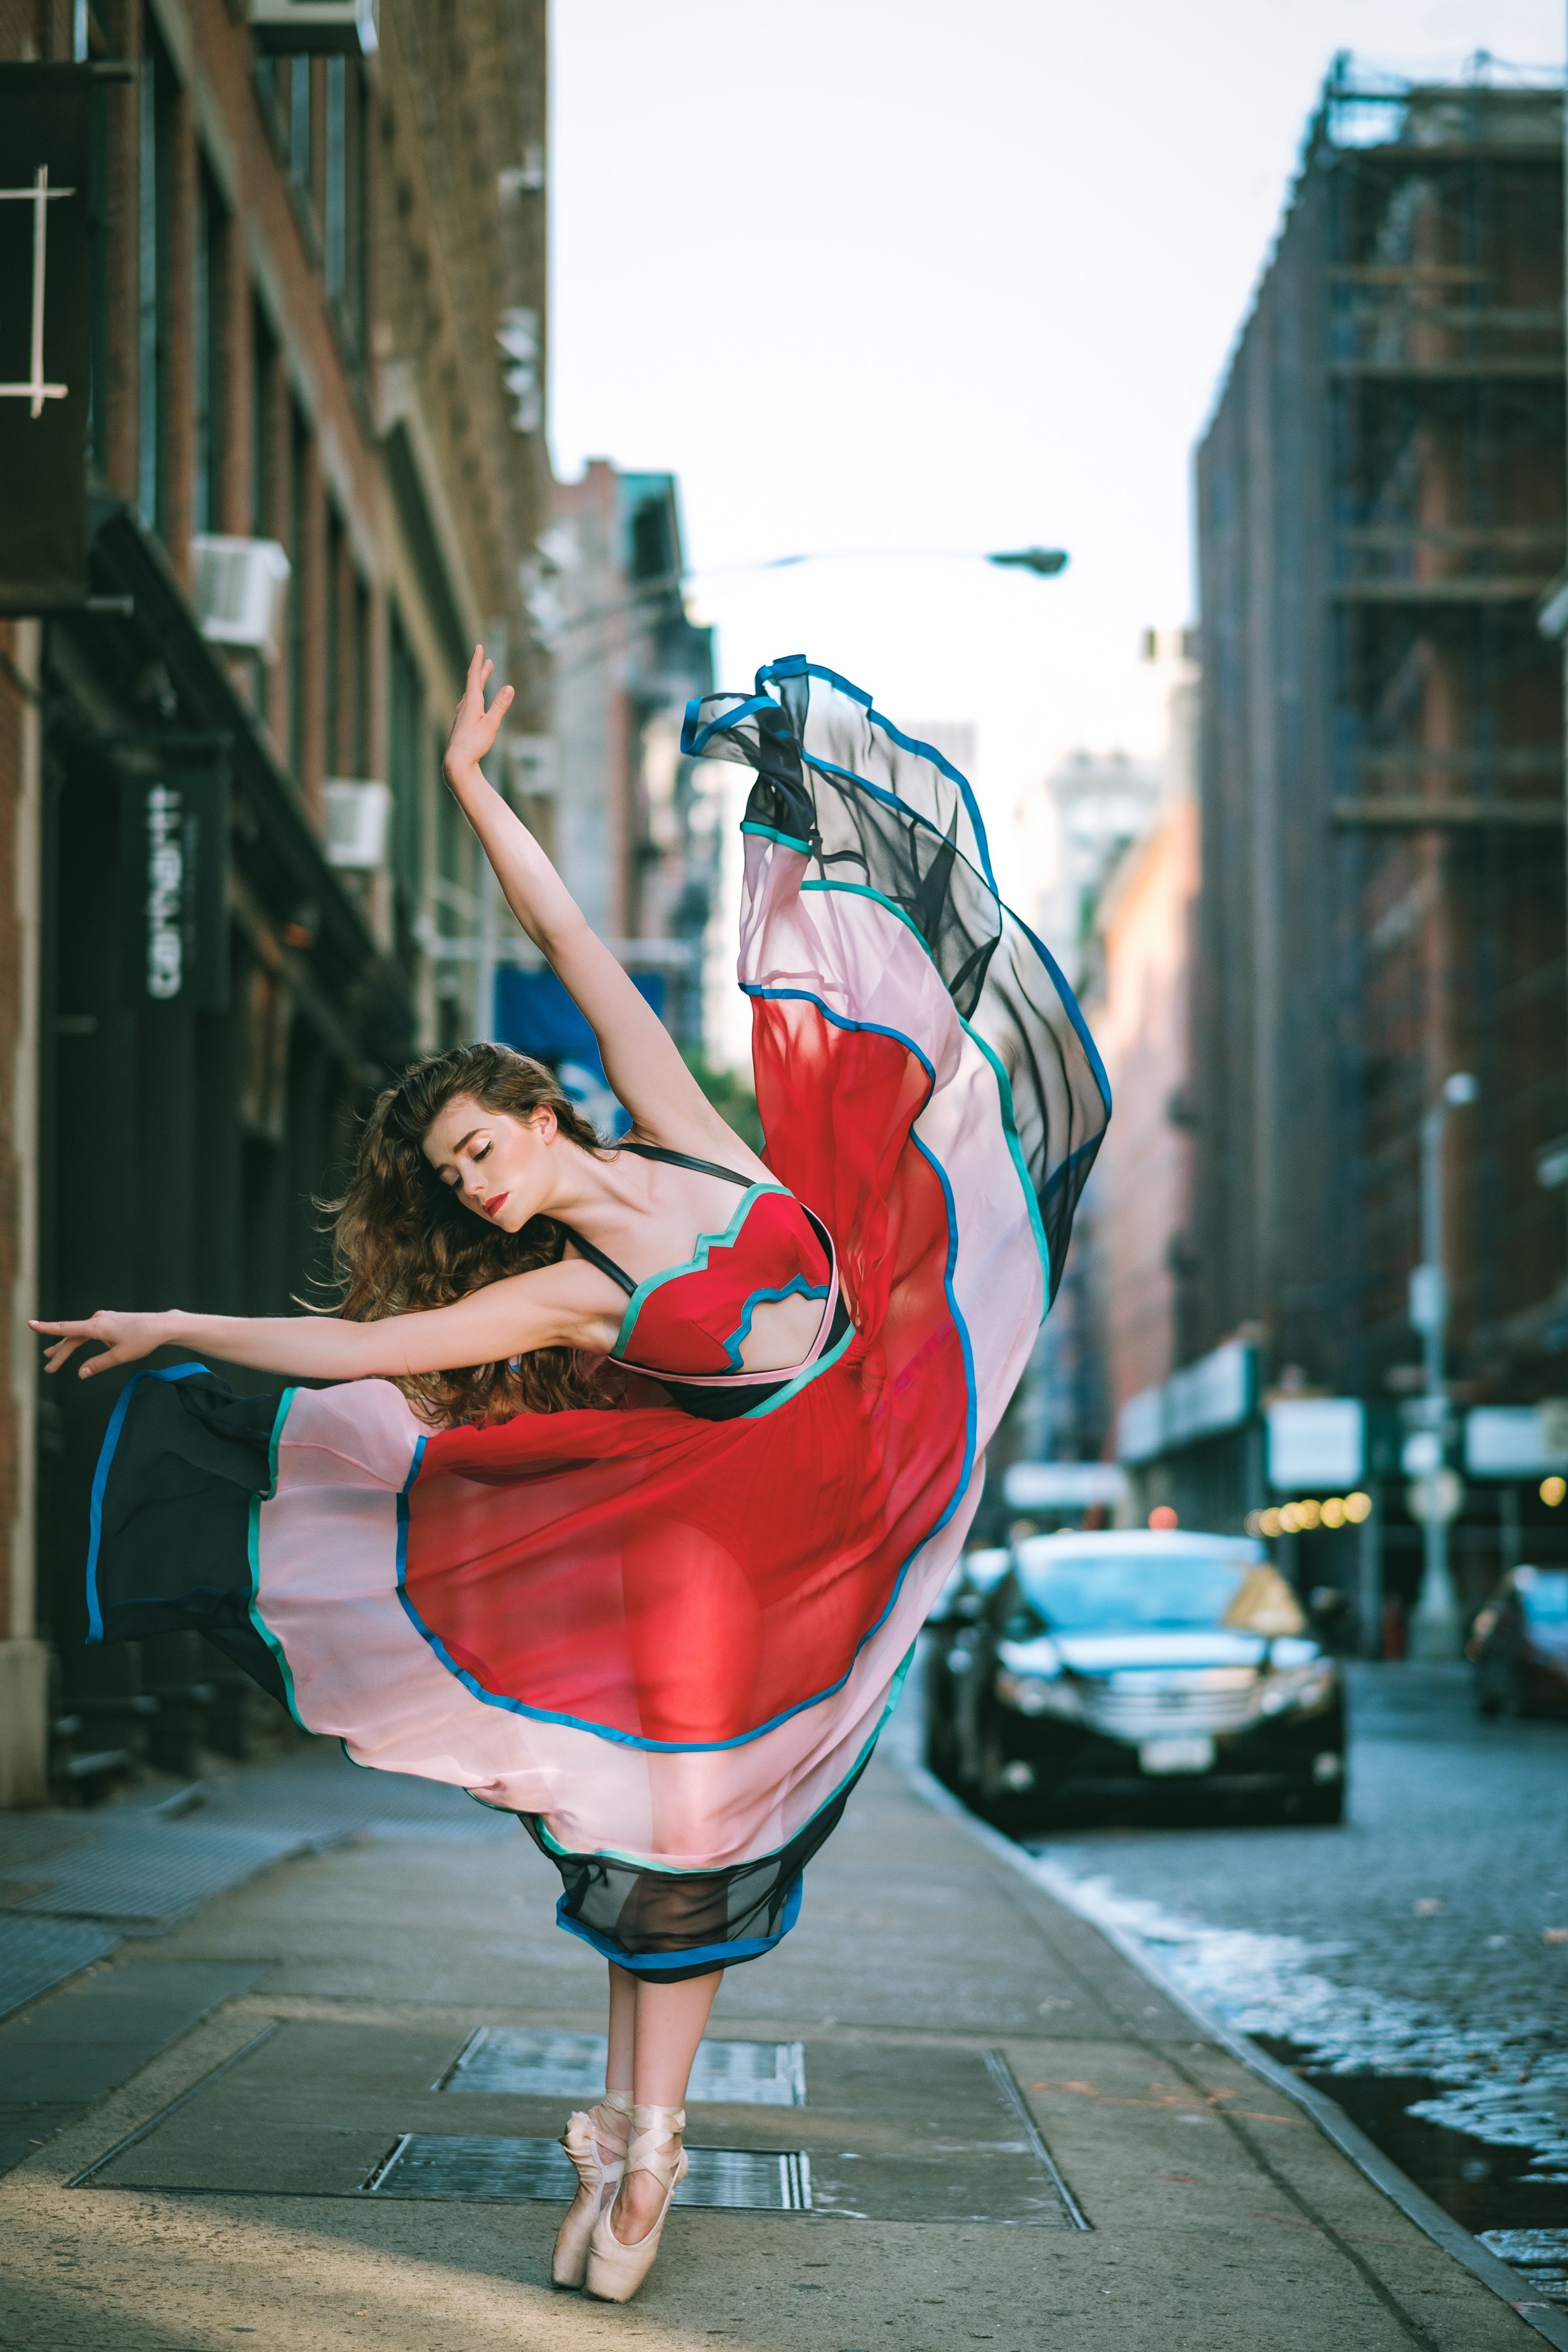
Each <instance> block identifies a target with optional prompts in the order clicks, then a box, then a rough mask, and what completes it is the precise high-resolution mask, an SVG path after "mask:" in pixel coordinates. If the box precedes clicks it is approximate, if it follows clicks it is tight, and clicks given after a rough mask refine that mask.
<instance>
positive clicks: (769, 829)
mask: <svg viewBox="0 0 1568 2352" xmlns="http://www.w3.org/2000/svg"><path fill="white" fill-rule="evenodd" d="M741 831H742V833H754V834H755V835H756V836H757V839H758V840H759V841H776V842H777V843H778V845H779V847H780V848H781V849H798V850H799V852H800V854H801V856H803V857H809V856H811V844H810V842H809V841H802V840H801V838H800V836H799V835H798V834H794V833H780V832H778V831H777V830H776V828H775V827H774V826H773V825H771V824H750V823H746V822H742V826H741Z"/></svg>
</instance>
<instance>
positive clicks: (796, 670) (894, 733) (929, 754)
mask: <svg viewBox="0 0 1568 2352" xmlns="http://www.w3.org/2000/svg"><path fill="white" fill-rule="evenodd" d="M775 677H819V678H822V679H823V680H824V681H825V682H826V684H827V685H828V686H832V687H836V688H837V690H838V692H839V693H840V694H847V696H848V698H849V699H850V701H851V702H858V704H859V706H860V708H861V709H862V710H863V711H864V712H865V713H866V717H867V719H868V720H869V722H870V724H871V725H872V726H873V727H879V728H880V729H881V730H882V732H883V733H884V735H888V736H890V737H891V738H892V740H893V741H894V742H895V743H897V744H898V745H899V746H900V749H902V750H903V751H913V752H914V753H915V754H916V756H917V757H918V758H920V759H921V760H929V761H930V762H931V766H932V767H933V768H936V769H939V770H940V771H941V772H942V774H943V775H944V776H945V777H946V778H947V779H948V781H949V782H950V783H954V784H956V785H957V786H958V789H959V792H960V793H961V794H962V796H963V805H964V808H965V810H966V811H967V813H968V816H969V822H970V824H972V825H973V828H974V840H975V845H976V847H977V848H978V849H979V852H980V870H981V872H982V873H983V874H984V877H985V879H986V881H987V882H988V883H989V884H990V886H991V889H992V892H993V895H995V896H999V895H1000V894H999V893H998V892H997V890H996V877H995V875H994V873H993V872H992V869H991V845H990V843H989V842H988V841H987V840H986V838H985V823H984V818H983V817H982V816H981V814H980V809H979V804H978V803H977V802H976V800H975V798H974V793H973V788H972V787H971V784H970V782H969V779H968V777H967V776H966V775H964V774H963V773H962V772H961V771H960V770H959V769H957V768H955V767H954V766H953V764H952V761H951V760H948V759H944V758H943V756H942V753H941V752H940V751H938V750H937V748H936V745H935V744H934V743H922V742H921V741H920V740H918V739H917V738H916V737H915V736H913V735H906V734H905V733H904V731H903V730H902V728H900V727H895V726H894V724H893V722H892V720H891V719H889V718H887V717H886V716H885V715H884V714H883V713H882V712H881V711H880V710H879V709H877V707H876V705H875V704H874V703H873V701H872V700H871V698H870V696H869V695H868V693H867V692H866V690H865V688H864V687H859V686H856V685H855V684H854V683H853V681H852V680H851V679H849V678H847V677H841V676H840V674H839V672H838V671H837V670H836V669H826V668H824V667H823V665H822V664H821V663H820V662H811V661H807V660H806V658H805V655H804V654H788V655H786V656H785V657H784V660H783V661H777V662H769V663H766V664H764V666H763V668H761V669H760V670H759V671H758V672H757V676H756V686H757V690H758V693H759V694H760V693H761V691H762V688H763V684H764V683H766V682H770V681H771V680H773V678H775ZM779 707H780V706H778V705H776V704H775V706H774V708H775V709H777V708H779ZM745 708H746V709H749V710H751V709H755V708H756V704H755V702H751V703H748V704H747V705H746V706H745ZM741 715H742V714H741V712H740V711H738V710H732V711H731V713H730V714H729V719H728V721H726V722H723V723H727V724H731V725H732V724H733V722H734V720H735V719H738V718H740V717H741ZM718 723H720V722H717V721H716V722H715V724H718ZM683 748H684V747H683ZM801 754H802V757H803V758H804V757H805V756H806V751H805V744H804V743H803V744H802V745H801ZM853 781H854V782H856V783H858V784H865V783H866V779H865V777H864V776H856V777H855V778H854V779H853ZM867 788H868V790H870V791H875V790H876V787H875V786H874V785H870V786H868V787H867ZM895 798H897V796H896V795H895ZM898 805H899V807H900V808H901V809H904V810H906V811H908V813H909V814H910V815H911V816H916V815H918V814H919V811H918V810H915V809H911V808H910V804H909V803H908V801H905V800H899V801H898ZM936 829H937V828H933V830H936ZM962 854H963V853H962V852H961V853H960V855H962Z"/></svg>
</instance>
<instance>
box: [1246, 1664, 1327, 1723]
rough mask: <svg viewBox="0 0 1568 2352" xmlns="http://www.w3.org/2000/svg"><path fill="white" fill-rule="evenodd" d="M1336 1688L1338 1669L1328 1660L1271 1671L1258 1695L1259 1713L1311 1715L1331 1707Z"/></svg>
mask: <svg viewBox="0 0 1568 2352" xmlns="http://www.w3.org/2000/svg"><path fill="white" fill-rule="evenodd" d="M1334 1688H1335V1675H1334V1669H1333V1667H1332V1666H1331V1665H1330V1664H1328V1663H1327V1661H1326V1660H1320V1661H1319V1662H1318V1663H1316V1664H1313V1665H1310V1666H1289V1667H1286V1668H1284V1669H1282V1670H1280V1671H1279V1672H1277V1673H1274V1674H1271V1675H1269V1676H1268V1680H1267V1681H1266V1682H1265V1683H1264V1685H1263V1686H1262V1688H1261V1689H1260V1690H1259V1692H1258V1701H1257V1705H1258V1714H1259V1715H1286V1714H1290V1715H1310V1713H1311V1711H1312V1709H1313V1708H1314V1707H1320V1706H1327V1705H1328V1704H1329V1701H1330V1700H1331V1698H1332V1697H1333V1695H1334Z"/></svg>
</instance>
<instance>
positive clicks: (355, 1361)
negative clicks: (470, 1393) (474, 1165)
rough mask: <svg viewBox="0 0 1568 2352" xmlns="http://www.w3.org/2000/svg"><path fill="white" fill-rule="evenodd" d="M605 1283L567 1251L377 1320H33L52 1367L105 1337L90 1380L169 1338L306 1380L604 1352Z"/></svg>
mask: <svg viewBox="0 0 1568 2352" xmlns="http://www.w3.org/2000/svg"><path fill="white" fill-rule="evenodd" d="M603 1288H604V1283H603V1277H602V1276H598V1275H596V1274H595V1271H594V1269H593V1268H592V1267H591V1266H587V1265H584V1264H583V1263H582V1261H581V1260H580V1259H576V1258H563V1259H562V1260H561V1262H560V1263H559V1264H558V1265H543V1266H538V1267H535V1268H534V1269H533V1270H532V1271H531V1273H528V1274H512V1275H508V1276H506V1277H505V1278H504V1279H503V1280H502V1281H500V1282H491V1283H487V1284H486V1285H485V1286H484V1288H483V1289H481V1290H473V1291H470V1292H469V1294H468V1297H466V1298H459V1299H458V1300H457V1301H456V1303H455V1304H454V1305H452V1306H450V1307H427V1308H425V1309H423V1310H421V1311H419V1312H416V1313H414V1314H410V1315H387V1316H384V1317H383V1318H382V1319H381V1320H380V1321H379V1322H374V1323H350V1322H345V1321H344V1320H343V1318H342V1317H341V1316H337V1315H256V1316H251V1315H187V1314H184V1312H183V1311H182V1310H181V1309H180V1308H178V1307H175V1308H174V1309H173V1310H172V1311H171V1312H170V1313H168V1314H163V1315H123V1314H120V1313H118V1312H116V1311H114V1310H112V1309H110V1308H105V1309H102V1310H101V1311H100V1313H98V1314H97V1315H92V1316H89V1317H88V1318H86V1319H85V1320H84V1321H82V1322H60V1323H38V1322H35V1323H34V1324H33V1325H32V1327H31V1328H33V1329H34V1330H35V1331H37V1332H39V1333H41V1334H42V1335H43V1336H44V1337H45V1338H46V1339H52V1340H53V1341H54V1345H53V1346H52V1347H50V1348H48V1349H46V1351H45V1355H44V1365H45V1369H46V1370H48V1371H51V1372H58V1370H60V1368H61V1366H62V1365H63V1364H65V1363H66V1362H67V1361H68V1360H69V1359H70V1358H71V1357H72V1356H74V1355H75V1353H76V1351H77V1349H79V1347H81V1346H83V1345H84V1344H85V1343H86V1342H88V1341H90V1340H97V1341H99V1342H100V1344H101V1345H102V1348H103V1353H102V1355H100V1356H91V1357H89V1359H88V1360H87V1362H86V1363H84V1364H83V1365H82V1366H81V1368H80V1378H81V1379H83V1380H84V1381H85V1380H89V1379H90V1378H91V1377H92V1375H93V1374H94V1373H95V1372H108V1371H112V1370H115V1368H116V1367H117V1366H119V1365H121V1364H133V1363H135V1362H136V1361H137V1360H138V1359H139V1358H140V1357H142V1356H150V1355H151V1354H152V1353H153V1349H154V1348H169V1347H174V1348H189V1349H192V1350H193V1352H195V1354H197V1355H202V1356H216V1358H218V1359H219V1360H221V1361H222V1362H224V1363H227V1364H248V1365H249V1366H250V1367H251V1369H252V1370H255V1371H258V1372H283V1373H291V1374H292V1375H293V1376H294V1378H295V1379H297V1380H318V1381H363V1380H377V1379H380V1380H400V1379H405V1378H406V1377H407V1376H408V1375H410V1374H412V1373H415V1372H447V1371H457V1370H463V1369H464V1368H466V1367H467V1366H468V1365H470V1364H494V1363H500V1362H501V1361H503V1360H505V1359H506V1358H507V1357H509V1356H520V1355H528V1354H530V1353H531V1352H532V1350H533V1349H536V1348H587V1349H594V1350H595V1352H599V1353H602V1352H603V1351H604V1350H605V1349H607V1348H608V1347H609V1346H610V1345H611V1344H612V1343H613V1341H614V1339H615V1329H614V1324H615V1318H614V1317H613V1316H611V1317H610V1318H608V1322H607V1324H606V1318H605V1309H604V1305H603V1301H602V1296H601V1294H602V1292H603Z"/></svg>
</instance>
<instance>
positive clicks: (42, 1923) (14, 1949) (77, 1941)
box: [0, 1913, 120, 2017]
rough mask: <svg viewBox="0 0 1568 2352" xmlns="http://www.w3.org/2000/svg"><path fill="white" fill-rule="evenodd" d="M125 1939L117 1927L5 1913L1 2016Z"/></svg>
mask: <svg viewBox="0 0 1568 2352" xmlns="http://www.w3.org/2000/svg"><path fill="white" fill-rule="evenodd" d="M119 1941H120V1937H118V1936H117V1935H116V1934H115V1933H114V1931H113V1930H112V1928H107V1927H86V1926H80V1927H79V1926H76V1925H74V1924H68V1923H67V1922H65V1921H63V1920H58V1919H18V1918H17V1917H16V1915H15V1913H12V1914H11V1915H10V1916H5V1915H4V1914H0V2017H9V2016H10V2015H11V2012H12V2011H13V2010H17V2009H25V2008H26V2005H27V2003H28V2002H29V2001H31V2000H37V1999H38V1998H39V1996H40V1995H41V1994H43V1993H46V1992H48V1991H50V1990H52V1989H53V1987H54V1986H56V1985H58V1984H63V1983H64V1982H65V1980H66V1979H67V1978H68V1977H74V1976H75V1975H76V1974H77V1971H78V1970H79V1969H85V1968H89V1967H90V1966H91V1964H92V1962H93V1961H94V1960H101V1959H106V1958H108V1956H109V1954H110V1952H112V1951H113V1950H114V1948H115V1947H116V1945H117V1944H118V1943H119Z"/></svg>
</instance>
